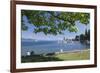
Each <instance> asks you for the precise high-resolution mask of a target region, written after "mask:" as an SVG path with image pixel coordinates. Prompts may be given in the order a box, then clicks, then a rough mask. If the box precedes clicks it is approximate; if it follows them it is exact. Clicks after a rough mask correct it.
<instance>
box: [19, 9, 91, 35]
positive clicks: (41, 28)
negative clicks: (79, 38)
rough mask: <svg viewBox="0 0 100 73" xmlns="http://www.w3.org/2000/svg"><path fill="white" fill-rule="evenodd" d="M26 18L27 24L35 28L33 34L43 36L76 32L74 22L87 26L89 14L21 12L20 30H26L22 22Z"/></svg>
mask: <svg viewBox="0 0 100 73" xmlns="http://www.w3.org/2000/svg"><path fill="white" fill-rule="evenodd" d="M23 16H26V17H27V19H28V22H29V23H31V24H33V26H35V27H36V28H35V29H34V32H35V33H38V32H44V34H46V35H47V34H53V35H57V34H62V33H63V31H65V30H68V31H70V32H77V31H78V28H77V27H76V24H75V22H76V21H79V22H80V23H83V24H85V25H87V24H88V23H89V19H90V15H89V13H80V12H60V11H37V10H21V20H22V21H21V23H22V30H27V29H28V27H27V26H25V24H24V21H23Z"/></svg>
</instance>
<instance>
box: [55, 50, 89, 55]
mask: <svg viewBox="0 0 100 73" xmlns="http://www.w3.org/2000/svg"><path fill="white" fill-rule="evenodd" d="M85 51H90V49H83V50H71V51H63V52H55V54H63V53H76V52H85Z"/></svg>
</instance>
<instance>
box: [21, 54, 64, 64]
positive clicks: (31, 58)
mask: <svg viewBox="0 0 100 73" xmlns="http://www.w3.org/2000/svg"><path fill="white" fill-rule="evenodd" d="M48 61H63V60H62V59H59V58H56V57H53V56H43V55H32V56H22V57H21V62H22V63H26V62H48Z"/></svg>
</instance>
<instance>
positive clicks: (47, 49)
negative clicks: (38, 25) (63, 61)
mask: <svg viewBox="0 0 100 73" xmlns="http://www.w3.org/2000/svg"><path fill="white" fill-rule="evenodd" d="M86 48H90V46H89V45H85V44H81V43H80V42H75V41H74V42H72V43H58V41H33V40H28V41H25V40H24V41H22V42H21V54H22V55H26V52H28V51H29V52H31V51H34V52H35V54H44V53H45V54H46V53H53V52H59V51H60V50H61V49H63V51H73V50H83V49H86Z"/></svg>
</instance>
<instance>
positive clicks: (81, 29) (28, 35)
mask: <svg viewBox="0 0 100 73" xmlns="http://www.w3.org/2000/svg"><path fill="white" fill-rule="evenodd" d="M23 20H24V23H25V25H26V26H28V30H27V31H23V30H22V31H21V38H22V39H35V40H62V39H64V37H66V38H70V39H72V38H75V36H76V35H80V34H82V33H83V34H84V33H85V29H86V28H87V29H90V24H88V25H87V26H86V25H85V24H81V23H79V22H76V23H75V24H76V26H77V27H78V32H69V31H68V30H66V31H64V34H59V35H56V36H55V35H51V34H48V35H45V34H44V33H43V32H39V33H37V34H36V33H34V32H33V31H34V26H33V24H29V23H28V20H27V18H26V17H25V16H24V17H23Z"/></svg>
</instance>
